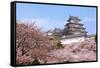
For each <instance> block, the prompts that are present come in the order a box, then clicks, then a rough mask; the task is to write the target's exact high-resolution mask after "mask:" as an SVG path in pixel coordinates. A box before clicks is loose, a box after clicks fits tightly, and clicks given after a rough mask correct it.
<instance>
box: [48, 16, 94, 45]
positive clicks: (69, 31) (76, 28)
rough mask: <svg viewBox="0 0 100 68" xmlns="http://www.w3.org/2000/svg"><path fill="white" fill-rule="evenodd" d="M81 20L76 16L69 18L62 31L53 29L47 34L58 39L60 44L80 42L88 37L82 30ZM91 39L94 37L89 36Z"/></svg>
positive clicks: (83, 29)
mask: <svg viewBox="0 0 100 68" xmlns="http://www.w3.org/2000/svg"><path fill="white" fill-rule="evenodd" d="M80 21H81V19H79V17H76V16H69V19H68V20H67V22H68V23H67V24H65V27H64V29H63V30H61V29H59V28H55V29H54V31H51V32H49V34H50V35H52V36H53V37H60V41H61V43H62V44H69V43H74V42H82V41H84V40H85V38H88V37H90V35H89V36H88V35H87V31H86V30H85V29H86V28H84V25H83V24H82V23H80ZM91 36H92V37H93V36H94V35H91Z"/></svg>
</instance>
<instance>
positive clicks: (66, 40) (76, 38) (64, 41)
mask: <svg viewBox="0 0 100 68" xmlns="http://www.w3.org/2000/svg"><path fill="white" fill-rule="evenodd" d="M84 40H85V37H75V38H69V39H62V40H61V43H62V44H70V43H74V42H83V41H84Z"/></svg>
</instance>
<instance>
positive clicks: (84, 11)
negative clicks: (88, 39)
mask: <svg viewBox="0 0 100 68" xmlns="http://www.w3.org/2000/svg"><path fill="white" fill-rule="evenodd" d="M69 16H78V17H79V18H80V19H82V21H80V23H82V24H84V27H85V28H86V31H87V32H88V34H95V33H96V8H95V7H82V6H81V7H80V6H62V5H47V4H31V3H30V4H29V3H17V4H16V20H17V21H24V22H27V23H32V22H36V25H37V26H38V27H39V28H41V29H42V30H43V31H48V30H50V29H51V30H52V29H54V28H61V29H64V25H65V24H66V23H68V22H67V20H68V18H69Z"/></svg>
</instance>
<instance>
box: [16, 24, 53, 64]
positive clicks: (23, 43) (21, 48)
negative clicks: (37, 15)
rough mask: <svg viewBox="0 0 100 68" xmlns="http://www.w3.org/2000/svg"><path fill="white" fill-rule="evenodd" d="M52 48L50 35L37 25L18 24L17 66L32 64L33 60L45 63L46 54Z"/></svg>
mask: <svg viewBox="0 0 100 68" xmlns="http://www.w3.org/2000/svg"><path fill="white" fill-rule="evenodd" d="M51 48H52V42H51V41H50V40H49V37H48V35H47V34H46V33H45V32H42V31H41V29H39V28H38V27H37V26H36V25H35V23H33V24H25V23H22V22H21V23H19V22H18V23H16V56H17V58H16V62H17V64H24V65H25V64H32V62H34V61H31V60H33V59H42V60H43V61H44V62H45V61H46V59H45V58H46V54H47V53H48V51H49V50H50V49H51ZM37 61H38V62H39V60H37Z"/></svg>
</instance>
